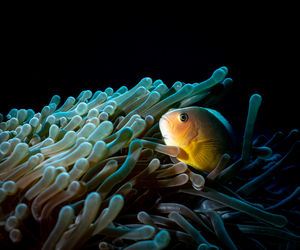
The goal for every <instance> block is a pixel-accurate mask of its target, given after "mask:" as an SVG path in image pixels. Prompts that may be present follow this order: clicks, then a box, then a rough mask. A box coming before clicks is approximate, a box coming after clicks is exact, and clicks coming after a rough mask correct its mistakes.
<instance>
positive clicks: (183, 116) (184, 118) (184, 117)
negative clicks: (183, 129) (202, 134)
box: [179, 113, 188, 122]
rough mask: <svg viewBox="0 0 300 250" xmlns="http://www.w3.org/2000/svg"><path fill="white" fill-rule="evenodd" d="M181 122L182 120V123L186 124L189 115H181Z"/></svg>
mask: <svg viewBox="0 0 300 250" xmlns="http://www.w3.org/2000/svg"><path fill="white" fill-rule="evenodd" d="M179 120H180V121H181V122H186V121H187V120H188V115H187V113H181V114H180V115H179Z"/></svg>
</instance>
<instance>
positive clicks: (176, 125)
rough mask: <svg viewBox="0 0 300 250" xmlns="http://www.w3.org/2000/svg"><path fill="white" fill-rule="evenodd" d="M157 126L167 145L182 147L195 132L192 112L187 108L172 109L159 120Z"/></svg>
mask: <svg viewBox="0 0 300 250" xmlns="http://www.w3.org/2000/svg"><path fill="white" fill-rule="evenodd" d="M159 128H160V131H161V133H162V136H163V139H164V141H165V143H166V144H167V145H172V146H179V147H184V146H186V145H187V144H188V143H189V142H190V141H191V140H192V139H193V138H194V137H195V136H196V134H197V131H196V130H195V124H194V119H193V115H192V112H190V110H189V109H187V108H180V109H172V110H170V111H168V112H167V113H166V114H164V115H163V116H162V117H161V119H160V121H159Z"/></svg>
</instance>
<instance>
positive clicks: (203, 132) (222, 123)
mask: <svg viewBox="0 0 300 250" xmlns="http://www.w3.org/2000/svg"><path fill="white" fill-rule="evenodd" d="M159 128H160V131H161V133H162V136H163V139H164V141H165V143H166V145H172V146H177V147H179V148H180V153H179V155H178V156H177V159H178V160H179V161H182V162H185V163H186V164H188V165H190V166H192V167H194V168H196V169H201V170H205V171H207V172H210V171H212V170H213V169H214V168H215V167H216V165H217V163H218V161H219V159H220V157H221V156H222V155H223V154H224V153H227V154H231V153H232V150H233V149H232V146H233V143H232V129H231V126H230V124H229V123H228V121H227V120H226V119H225V118H224V117H223V116H222V115H221V114H220V113H219V112H217V111H215V110H213V109H209V108H201V107H187V108H180V109H171V110H170V111H168V112H167V113H166V114H164V115H163V116H162V117H161V119H160V121H159Z"/></svg>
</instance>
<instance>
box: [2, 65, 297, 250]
mask: <svg viewBox="0 0 300 250" xmlns="http://www.w3.org/2000/svg"><path fill="white" fill-rule="evenodd" d="M227 71H228V70H227V68H226V67H221V68H219V69H217V70H216V71H214V72H213V74H212V76H211V77H210V78H209V79H208V80H206V81H203V82H201V83H193V84H185V83H182V82H175V83H174V84H173V86H172V87H170V88H168V87H167V85H166V84H164V83H163V82H162V81H161V80H156V81H154V82H152V79H150V78H143V79H142V80H141V81H140V82H139V83H138V84H137V85H136V86H135V87H133V88H132V89H130V90H128V89H127V87H126V86H122V87H120V88H119V89H118V90H117V91H114V90H113V89H112V88H106V89H105V90H104V91H96V92H95V93H94V94H93V93H92V92H91V91H90V90H85V91H82V92H81V93H80V94H79V96H78V97H77V98H76V99H75V98H73V97H69V98H67V100H66V101H65V103H64V104H62V105H61V106H59V104H60V100H61V98H60V96H58V95H55V96H53V98H52V99H51V101H50V103H49V105H47V106H45V107H44V108H43V109H42V111H41V112H39V113H35V112H34V111H33V110H32V109H28V110H26V109H19V110H17V109H12V110H11V111H10V112H9V113H8V114H7V115H6V119H5V118H4V116H3V115H1V116H0V118H1V124H0V143H1V144H0V181H1V182H0V242H1V245H2V246H4V247H6V249H9V248H13V247H15V246H17V247H22V249H25V248H28V249H76V248H77V249H78V248H84V249H94V248H100V249H124V248H125V249H164V248H168V249H193V248H194V249H197V248H198V249H218V248H221V249H223V248H224V249H239V248H241V249H243V248H248V249H249V248H251V249H265V248H272V249H275V248H280V249H281V248H284V247H285V248H286V249H288V248H296V247H297V246H298V247H299V245H300V236H299V235H297V231H299V220H300V214H299V208H300V206H299V204H300V203H299V202H298V203H297V202H293V201H297V200H298V201H299V198H298V197H299V193H300V192H299V191H300V188H299V187H298V179H297V178H296V176H294V177H291V176H293V175H295V174H296V172H295V171H296V170H297V167H299V166H298V165H299V163H297V161H296V159H297V156H298V154H299V141H298V139H299V131H298V130H292V131H291V132H290V133H289V134H288V135H287V136H285V135H284V134H283V133H282V132H278V133H276V134H275V135H274V136H273V137H272V138H271V139H269V140H268V139H267V138H266V137H265V136H259V137H257V138H255V139H254V138H253V131H254V124H255V120H256V116H257V113H258V110H259V107H260V104H261V99H262V98H261V96H260V95H258V94H254V95H253V96H252V97H251V98H250V102H249V110H248V116H247V120H246V126H245V133H244V138H243V142H242V144H241V147H240V149H239V148H238V149H237V152H236V154H235V155H231V156H229V155H228V154H224V155H223V156H222V157H221V159H220V161H219V163H218V164H217V165H216V166H215V168H214V170H213V171H211V172H210V173H207V172H205V171H200V170H195V169H193V168H191V167H189V166H187V165H186V164H185V163H183V162H177V163H173V161H172V160H171V157H176V156H177V155H178V153H179V150H180V149H179V148H178V147H175V146H166V145H164V144H163V140H162V138H161V133H160V131H159V126H158V121H159V119H160V117H161V116H162V115H163V114H164V113H166V112H167V111H168V110H169V109H170V108H177V107H186V106H189V105H191V104H193V103H196V102H197V104H198V105H200V106H204V107H205V106H208V105H209V106H212V105H213V104H215V103H217V102H218V101H219V100H220V99H221V98H222V97H223V96H224V94H226V92H227V91H228V90H229V89H230V87H231V85H232V80H231V79H230V78H225V77H226V75H227ZM288 178H289V179H288Z"/></svg>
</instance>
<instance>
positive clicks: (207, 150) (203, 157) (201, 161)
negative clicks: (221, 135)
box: [193, 140, 217, 170]
mask: <svg viewBox="0 0 300 250" xmlns="http://www.w3.org/2000/svg"><path fill="white" fill-rule="evenodd" d="M193 151H194V153H193V158H194V159H193V160H194V162H195V163H196V164H197V166H199V168H201V169H204V170H207V169H211V168H213V167H214V164H215V162H216V159H217V142H216V141H214V140H202V141H198V142H196V143H195V145H193Z"/></svg>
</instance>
